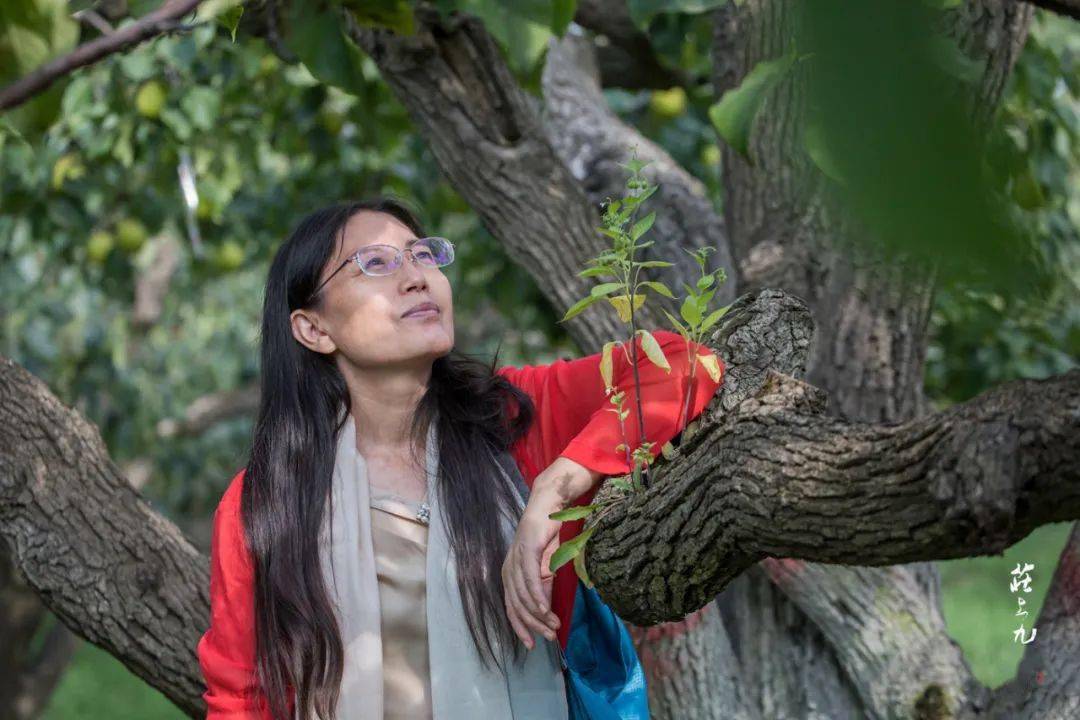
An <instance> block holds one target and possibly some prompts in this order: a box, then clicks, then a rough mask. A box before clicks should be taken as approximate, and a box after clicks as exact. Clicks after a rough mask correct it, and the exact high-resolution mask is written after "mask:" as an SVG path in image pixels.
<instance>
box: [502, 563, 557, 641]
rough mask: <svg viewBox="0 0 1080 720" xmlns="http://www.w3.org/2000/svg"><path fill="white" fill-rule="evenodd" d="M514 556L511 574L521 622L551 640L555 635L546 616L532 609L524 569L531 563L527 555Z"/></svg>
mask: <svg viewBox="0 0 1080 720" xmlns="http://www.w3.org/2000/svg"><path fill="white" fill-rule="evenodd" d="M514 555H515V557H514V564H513V565H512V566H511V568H510V574H511V578H512V581H513V586H514V600H515V601H516V602H517V606H518V612H519V613H520V614H521V620H522V621H524V622H525V624H526V625H528V626H529V627H530V628H532V629H534V630H535V631H536V632H538V633H540V634H541V635H543V636H544V637H546V638H548V639H549V640H550V639H552V637H553V635H554V633H553V632H552V629H551V628H550V627H549V626H548V624H547V623H546V622H545V619H544V616H543V615H542V614H540V613H539V612H538V611H537V609H535V608H533V607H531V602H532V597H531V595H530V593H529V589H528V587H527V583H526V580H525V572H524V568H523V567H522V566H523V565H526V564H528V563H529V559H528V556H527V554H525V553H520V552H517V553H514Z"/></svg>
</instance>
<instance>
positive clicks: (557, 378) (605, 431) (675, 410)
mask: <svg viewBox="0 0 1080 720" xmlns="http://www.w3.org/2000/svg"><path fill="white" fill-rule="evenodd" d="M652 334H653V337H655V338H656V341H657V342H658V343H659V344H660V347H661V349H662V350H663V351H664V356H665V357H666V358H667V360H668V364H669V365H670V366H671V372H670V373H669V372H666V371H665V370H664V369H663V368H660V367H658V366H656V365H654V364H653V362H652V361H651V360H649V359H648V358H647V357H646V355H645V352H644V351H643V350H642V349H641V338H640V336H637V337H635V344H636V345H637V369H638V379H639V381H640V384H641V404H642V415H643V416H644V418H645V435H646V438H647V439H648V440H649V441H650V442H653V443H655V444H654V445H653V447H652V451H651V452H652V455H653V457H657V456H658V455H659V454H660V448H661V447H662V446H663V444H664V443H666V442H667V441H669V440H671V439H672V438H673V437H675V436H676V435H677V434H678V433H679V431H681V430H682V429H683V428H684V427H685V426H686V424H687V423H688V422H689V421H690V420H693V419H694V418H695V417H697V416H698V415H700V414H701V413H702V411H704V410H705V407H706V406H707V405H708V404H709V402H710V401H711V400H712V398H713V396H714V395H715V394H716V390H717V388H719V387H720V385H721V384H722V383H723V374H724V370H725V365H724V362H723V360H720V359H719V358H717V362H718V364H719V366H720V379H719V381H714V380H713V379H712V377H711V376H710V375H709V373H708V372H707V371H706V370H705V368H704V366H702V365H701V363H700V362H699V363H698V367H697V369H696V370H695V371H694V390H693V393H694V394H693V398H692V402H691V405H690V408H689V410H688V415H687V417H685V418H683V422H682V423H681V424H680V425H679V426H678V427H676V424H677V423H678V419H679V413H680V411H681V410H682V406H683V404H684V403H685V402H686V395H687V393H688V392H689V387H688V386H689V383H688V378H689V373H690V355H689V353H688V352H687V342H686V339H685V338H683V336H682V335H680V334H679V333H677V332H673V331H670V330H656V331H653V333H652ZM691 350H692V352H694V353H695V354H700V355H704V354H709V355H712V354H714V353H712V351H710V350H709V349H708V348H706V347H705V346H703V345H700V344H697V343H691ZM628 353H629V348H626V351H625V352H624V351H623V349H621V348H615V351H614V352H613V353H612V358H613V363H612V382H613V384H614V385H615V387H616V389H617V390H623V391H624V392H625V397H624V400H623V408H624V409H625V410H628V411H629V414H628V415H627V416H626V419H625V420H623V424H624V426H625V430H626V436H627V440H628V443H629V446H630V448H631V449H633V448H635V447H637V445H638V444H639V442H640V440H641V433H640V429H639V425H638V416H637V408H636V400H635V398H636V397H637V395H636V390H635V387H634V368H633V365H631V363H630V361H629V359H628V358H627V354H628ZM600 358H601V353H595V354H593V355H588V356H586V357H582V358H578V359H576V360H556V361H555V362H553V363H551V364H550V365H527V366H524V367H521V368H515V367H509V366H507V367H501V368H499V369H498V370H497V371H496V372H497V373H498V374H499V375H502V376H503V377H505V378H506V379H507V380H509V381H510V382H512V383H513V384H514V385H516V386H517V387H519V388H521V389H522V390H524V391H525V392H526V393H527V394H528V395H529V397H530V398H531V399H532V401H533V404H534V405H535V406H536V417H535V420H534V422H533V425H532V427H531V428H530V429H529V432H528V433H527V434H526V435H525V436H524V437H522V438H521V439H520V440H518V442H517V443H515V445H514V447H513V448H511V454H512V455H513V456H514V458H515V460H517V462H518V466H519V468H520V469H521V471H522V474H523V475H524V477H525V481H526V483H527V484H528V485H529V487H530V488H531V487H532V483H533V480H534V479H535V478H536V476H537V475H539V474H540V473H541V472H542V471H543V470H545V469H546V468H547V467H548V466H549V465H551V463H552V462H554V461H555V458H557V457H560V456H562V457H567V458H570V459H571V460H574V461H575V462H577V463H580V464H581V465H584V466H585V467H587V468H589V469H590V470H594V471H596V472H600V473H603V474H604V475H621V474H623V473H628V472H630V469H631V466H630V465H629V464H628V463H627V462H626V453H625V452H624V451H623V450H621V449H620V450H616V449H615V446H617V445H619V444H620V443H622V442H624V439H623V435H622V432H623V431H622V429H620V425H619V418H618V416H617V415H616V414H615V413H614V412H611V410H609V408H610V409H614V408H615V406H614V405H612V404H611V402H610V400H609V399H608V397H607V396H606V395H605V394H604V380H603V377H602V376H601V374H600ZM595 493H596V489H595V488H594V489H592V490H590V491H588V492H586V493H585V494H584V495H582V496H581V497H580V498H578V499H577V501H575V505H586V504H588V503H589V502H591V501H592V499H593V496H594V495H595ZM583 524H584V521H582V520H574V521H566V522H564V523H563V524H562V526H561V528H560V529H559V538H560V541H561V542H566V541H567V540H569V539H571V538H573V537H574V536H575V535H577V534H578V533H579V532H580V531H581V527H582V525H583ZM576 580H577V575H575V574H574V570H573V567H572V566H571V565H570V564H566V565H563V566H562V567H561V568H559V570H558V571H557V572H556V574H555V584H554V588H553V590H552V605H553V606H554V608H553V609H554V610H555V614H556V615H558V616H559V619H560V621H561V625H560V627H559V640H560V642H561V643H562V645H563V647H564V648H565V647H566V639H567V637H568V636H569V631H570V617H571V613H572V611H573V602H574V592H575V590H576Z"/></svg>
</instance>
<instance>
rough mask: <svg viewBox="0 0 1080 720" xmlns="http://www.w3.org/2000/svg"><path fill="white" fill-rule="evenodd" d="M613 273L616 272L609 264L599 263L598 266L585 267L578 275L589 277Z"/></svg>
mask: <svg viewBox="0 0 1080 720" xmlns="http://www.w3.org/2000/svg"><path fill="white" fill-rule="evenodd" d="M612 274H614V270H612V269H611V268H610V267H608V266H607V265H597V266H596V267H591V268H585V269H584V270H582V271H581V272H579V273H578V277H583V278H587V277H597V276H599V275H612Z"/></svg>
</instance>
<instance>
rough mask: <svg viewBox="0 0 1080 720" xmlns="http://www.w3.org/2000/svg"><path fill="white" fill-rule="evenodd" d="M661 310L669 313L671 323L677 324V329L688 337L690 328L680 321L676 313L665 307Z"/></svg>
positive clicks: (666, 313)
mask: <svg viewBox="0 0 1080 720" xmlns="http://www.w3.org/2000/svg"><path fill="white" fill-rule="evenodd" d="M660 312H662V313H664V314H665V315H667V318H668V320H670V321H671V324H672V325H674V326H675V329H677V330H678V331H679V333H680V334H681V335H682V336H683V337H687V336H688V335H689V334H690V330H689V329H688V328H686V327H685V326H684V325H683V324H682V323H681V322H679V321H678V319H677V318H676V317H675V316H674V315H672V314H671V313H669V312H668V311H667V310H664V309H663V308H660Z"/></svg>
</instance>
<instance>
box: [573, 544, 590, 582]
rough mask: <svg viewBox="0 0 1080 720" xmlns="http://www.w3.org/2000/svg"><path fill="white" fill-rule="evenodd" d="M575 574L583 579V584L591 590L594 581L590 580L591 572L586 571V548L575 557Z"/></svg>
mask: <svg viewBox="0 0 1080 720" xmlns="http://www.w3.org/2000/svg"><path fill="white" fill-rule="evenodd" d="M574 572H576V573H577V576H578V577H579V578H581V582H583V583H585V587H587V588H591V587H592V586H593V584H592V580H590V579H589V571H588V570H586V569H585V548H582V549H581V552H579V553H578V554H577V555H575V556H574Z"/></svg>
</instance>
